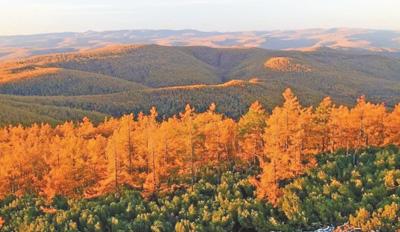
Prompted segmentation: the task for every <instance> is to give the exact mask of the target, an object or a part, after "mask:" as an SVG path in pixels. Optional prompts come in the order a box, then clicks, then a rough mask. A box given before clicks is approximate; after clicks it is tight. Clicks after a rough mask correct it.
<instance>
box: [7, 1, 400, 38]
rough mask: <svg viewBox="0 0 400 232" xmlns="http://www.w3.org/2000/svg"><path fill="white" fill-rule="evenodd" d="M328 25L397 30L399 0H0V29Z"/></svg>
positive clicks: (231, 28)
mask: <svg viewBox="0 0 400 232" xmlns="http://www.w3.org/2000/svg"><path fill="white" fill-rule="evenodd" d="M331 27H357V28H374V29H394V30H400V0H142V1H139V0H111V1H109V0H108V1H106V0H0V35H10V34H32V33H47V32H62V31H87V30H119V29H198V30H206V31H216V30H218V31H239V30H276V29H280V30H286V29H305V28H331Z"/></svg>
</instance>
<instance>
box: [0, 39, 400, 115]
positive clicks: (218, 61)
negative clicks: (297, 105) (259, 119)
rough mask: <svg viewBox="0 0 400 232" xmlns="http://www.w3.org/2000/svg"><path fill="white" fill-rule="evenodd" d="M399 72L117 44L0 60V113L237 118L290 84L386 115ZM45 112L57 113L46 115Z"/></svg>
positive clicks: (374, 55)
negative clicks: (154, 112)
mask: <svg viewBox="0 0 400 232" xmlns="http://www.w3.org/2000/svg"><path fill="white" fill-rule="evenodd" d="M399 73H400V59H399V58H398V57H397V56H396V55H394V54H392V53H381V52H370V51H354V50H348V51H345V50H337V49H329V48H321V49H318V50H315V51H307V52H305V51H282V50H280V51H279V50H266V49H262V48H211V47H170V46H159V45H113V46H107V47H104V48H100V49H93V50H88V51H85V52H75V53H60V54H53V55H40V56H34V57H30V58H26V59H23V60H17V61H6V62H3V63H2V64H0V94H1V95H0V101H1V102H2V104H1V105H0V106H1V107H3V108H7V111H10V112H16V111H17V110H16V109H15V110H14V108H15V104H17V103H18V104H20V105H21V109H23V107H22V106H29V105H32V104H33V105H35V107H34V108H35V110H39V109H42V108H43V110H41V112H40V113H39V114H38V113H37V112H32V110H28V111H26V112H25V111H24V112H19V113H18V115H28V116H27V118H32V120H31V119H29V120H27V121H50V122H54V121H57V120H64V119H65V118H67V119H68V118H71V119H78V118H79V117H80V116H82V115H85V114H89V112H94V113H93V114H94V115H91V117H93V118H94V119H96V120H97V119H98V118H99V117H101V116H103V117H104V116H106V115H112V116H119V115H121V114H123V113H128V112H134V113H138V112H140V111H148V110H149V109H150V108H151V107H152V106H156V107H157V108H158V110H159V116H160V118H162V117H166V116H171V115H174V114H177V113H178V112H180V111H182V110H183V109H184V106H185V105H186V104H187V103H190V104H191V105H193V106H194V107H195V108H196V109H197V110H199V111H203V110H205V109H207V107H208V106H209V104H211V103H212V102H215V103H216V104H217V106H218V108H217V109H218V111H220V112H223V113H226V114H227V115H229V116H232V117H234V118H238V117H240V115H241V114H243V113H244V112H245V111H246V110H247V107H248V106H249V105H250V104H251V103H252V102H253V101H256V100H259V101H261V103H263V105H264V106H265V107H266V108H267V109H271V108H273V107H274V106H275V105H277V104H278V103H280V94H281V92H282V91H283V90H284V89H285V88H287V87H290V88H292V89H293V90H294V91H295V92H296V94H297V95H298V96H299V98H300V100H301V101H302V103H303V104H305V105H314V104H317V103H318V102H319V101H320V100H321V99H322V98H323V97H325V96H331V97H332V99H333V100H334V101H335V102H336V103H338V104H346V105H352V104H354V102H355V100H356V99H357V97H359V96H361V95H366V96H367V98H368V100H370V101H373V102H384V103H385V104H386V105H387V106H388V107H389V108H390V107H393V106H394V105H395V104H396V103H398V102H400V75H399ZM10 102H11V103H13V104H14V105H13V104H10ZM12 107H14V108H12ZM49 107H50V108H51V109H54V112H58V113H56V114H53V115H52V114H50V111H51V110H50V108H49ZM52 107H53V108H52ZM66 109H68V110H70V111H73V112H69V113H67V112H65V110H66ZM33 113H36V114H35V115H34V116H33V115H32V114H33ZM64 114H66V115H68V114H69V115H70V117H66V116H65V115H64ZM71 115H74V116H71ZM20 117H22V116H20ZM8 118H9V114H2V115H1V116H0V121H4V122H12V123H17V122H23V121H26V120H25V119H24V118H21V119H20V120H19V119H18V117H14V119H15V120H9V119H8ZM39 118H41V119H42V120H38V119H39Z"/></svg>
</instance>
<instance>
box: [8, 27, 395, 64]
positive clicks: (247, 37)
mask: <svg viewBox="0 0 400 232" xmlns="http://www.w3.org/2000/svg"><path fill="white" fill-rule="evenodd" d="M110 44H157V45H168V46H208V47H217V48H237V47H242V48H249V47H259V48H265V49H272V50H302V51H305V50H306V51H307V50H315V49H317V48H321V47H329V48H336V49H362V50H364V49H365V50H370V51H390V52H400V31H390V30H371V29H352V28H331V29H307V30H291V31H289V30H288V31H248V32H203V31H197V30H120V31H104V32H96V31H87V32H82V33H74V32H65V33H50V34H38V35H18V36H0V60H5V59H14V58H21V57H27V56H32V55H43V54H53V53H62V52H72V51H82V50H86V49H92V48H98V47H104V46H106V45H110Z"/></svg>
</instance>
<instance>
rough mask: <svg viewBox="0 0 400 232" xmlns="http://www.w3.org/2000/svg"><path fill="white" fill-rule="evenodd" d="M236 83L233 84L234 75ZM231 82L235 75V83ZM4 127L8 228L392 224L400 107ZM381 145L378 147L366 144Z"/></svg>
mask: <svg viewBox="0 0 400 232" xmlns="http://www.w3.org/2000/svg"><path fill="white" fill-rule="evenodd" d="M231 84H233V83H231ZM236 84H237V83H236ZM283 99H284V101H283V103H282V104H281V105H280V106H276V107H275V108H274V109H273V110H272V113H271V114H269V113H268V112H267V111H266V110H265V109H264V108H263V107H262V105H261V104H260V103H259V102H255V103H253V104H252V105H251V106H250V108H249V109H248V112H247V113H245V114H244V115H243V116H242V117H240V119H239V120H238V121H235V120H232V119H231V118H229V117H227V116H224V115H222V114H220V113H217V111H216V109H217V108H218V106H217V105H215V104H211V105H210V106H209V108H208V110H207V111H205V112H203V113H197V112H196V111H195V110H194V109H193V108H192V107H191V106H189V105H187V106H186V108H185V110H184V111H183V112H181V113H180V114H179V115H176V116H174V117H170V118H165V119H164V120H161V121H159V120H157V116H158V113H157V110H156V108H152V109H151V111H150V114H148V115H146V114H142V113H140V114H138V115H136V116H134V115H133V114H129V115H125V116H123V117H121V118H109V119H107V120H106V121H104V122H103V123H100V124H98V125H93V123H92V122H91V121H90V120H89V119H88V118H85V119H84V120H83V121H81V122H80V123H73V122H66V123H64V124H62V125H59V126H57V127H51V126H50V125H48V124H41V125H38V124H34V125H32V126H29V127H22V126H15V127H13V126H9V127H5V128H3V129H1V130H0V166H1V167H2V168H1V169H0V179H1V180H2V181H1V182H0V196H1V199H2V200H1V201H0V226H2V229H3V230H4V231H14V230H26V231H116V230H133V231H173V230H176V231H243V230H249V231H254V230H255V231H271V230H282V231H293V230H296V229H299V230H300V229H303V230H310V229H317V228H321V227H324V226H341V225H344V224H346V223H348V224H346V225H345V226H347V227H349V228H361V229H362V230H363V231H370V230H381V231H394V230H395V229H399V226H400V225H399V224H398V221H399V219H400V218H399V217H400V208H399V207H400V200H399V197H398V193H399V191H400V190H399V186H400V181H399V178H400V177H399V173H398V169H399V167H400V153H399V150H398V146H399V145H400V105H399V104H398V105H396V106H395V107H394V108H393V109H391V110H388V109H386V107H385V106H384V105H383V104H374V103H370V102H368V101H366V99H365V98H364V97H359V98H358V100H357V104H356V105H355V106H354V107H352V108H348V107H346V106H342V105H339V106H336V105H334V104H333V103H332V101H331V99H330V98H324V99H323V100H322V101H321V102H320V103H319V104H318V106H316V107H304V106H302V105H301V104H300V102H299V101H298V99H297V97H296V96H294V94H293V93H292V91H291V90H290V89H286V90H285V91H284V93H283ZM383 146H388V147H387V148H385V149H377V148H376V149H375V148H373V147H383Z"/></svg>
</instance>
